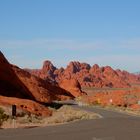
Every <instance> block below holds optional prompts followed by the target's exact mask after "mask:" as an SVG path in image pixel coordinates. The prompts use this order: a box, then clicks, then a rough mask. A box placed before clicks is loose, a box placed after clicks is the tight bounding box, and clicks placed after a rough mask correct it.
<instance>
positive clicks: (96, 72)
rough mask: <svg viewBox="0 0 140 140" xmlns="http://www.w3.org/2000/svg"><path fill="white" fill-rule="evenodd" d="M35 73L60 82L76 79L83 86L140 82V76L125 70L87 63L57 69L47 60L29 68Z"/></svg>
mask: <svg viewBox="0 0 140 140" xmlns="http://www.w3.org/2000/svg"><path fill="white" fill-rule="evenodd" d="M29 71H30V72H31V73H33V74H34V75H36V76H38V77H40V78H43V79H49V80H50V81H51V82H52V83H58V84H59V82H60V81H62V80H63V79H76V80H78V81H79V83H80V85H81V86H82V87H115V88H127V87H130V84H132V83H140V78H139V77H138V76H136V75H134V74H130V73H128V72H125V71H120V70H117V71H115V70H113V69H112V68H111V67H109V66H106V67H99V66H98V65H97V64H95V65H94V66H93V67H91V66H90V65H89V64H87V63H80V62H75V61H74V62H70V63H69V65H68V66H67V67H66V68H65V69H64V68H61V69H57V68H56V67H54V66H53V64H52V63H51V62H50V61H46V63H45V64H44V65H43V68H42V69H40V70H29Z"/></svg>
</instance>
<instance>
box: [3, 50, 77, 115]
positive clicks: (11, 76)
mask: <svg viewBox="0 0 140 140" xmlns="http://www.w3.org/2000/svg"><path fill="white" fill-rule="evenodd" d="M72 98H74V96H73V95H72V94H71V93H70V92H68V91H66V90H64V89H62V88H60V87H59V86H57V85H52V84H51V83H49V82H48V81H44V80H43V79H41V78H39V77H36V76H34V75H32V74H30V73H29V72H27V71H25V70H22V69H20V68H18V67H17V66H14V65H11V64H9V62H8V61H7V60H6V58H5V57H4V55H3V54H2V53H1V52H0V104H9V105H10V104H16V105H17V106H18V107H20V108H23V109H24V110H26V111H29V112H31V113H35V114H41V115H45V114H46V115H50V114H51V111H49V109H47V107H45V106H43V105H41V104H40V103H50V102H52V101H54V100H66V99H72ZM42 110H44V111H42ZM41 112H42V113H41Z"/></svg>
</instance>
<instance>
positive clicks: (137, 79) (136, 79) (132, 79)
mask: <svg viewBox="0 0 140 140" xmlns="http://www.w3.org/2000/svg"><path fill="white" fill-rule="evenodd" d="M116 72H117V73H118V75H119V76H120V77H121V79H123V80H124V81H126V82H128V83H130V84H140V76H139V75H135V74H132V73H129V72H127V71H121V70H116Z"/></svg>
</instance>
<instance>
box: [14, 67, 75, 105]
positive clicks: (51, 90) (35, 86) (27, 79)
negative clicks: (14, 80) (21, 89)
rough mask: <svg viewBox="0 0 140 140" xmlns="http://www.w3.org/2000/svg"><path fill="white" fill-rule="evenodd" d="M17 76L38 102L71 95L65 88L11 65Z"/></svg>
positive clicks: (66, 97) (62, 98)
mask: <svg viewBox="0 0 140 140" xmlns="http://www.w3.org/2000/svg"><path fill="white" fill-rule="evenodd" d="M12 68H13V70H14V71H15V73H16V75H17V76H18V78H19V79H20V80H21V81H22V82H23V83H24V84H25V85H26V87H27V88H28V90H29V91H30V93H31V94H32V96H33V97H34V98H35V100H36V101H39V102H43V103H44V102H45V103H46V102H51V101H53V100H64V99H71V98H73V96H72V95H71V94H70V93H69V92H67V91H66V90H64V89H62V88H60V87H58V86H56V85H52V84H51V83H49V82H47V81H44V80H42V79H40V78H38V77H36V76H34V75H32V74H30V73H29V72H27V71H24V70H22V69H20V68H18V67H15V66H13V67H12Z"/></svg>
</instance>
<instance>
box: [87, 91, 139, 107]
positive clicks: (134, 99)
mask: <svg viewBox="0 0 140 140" xmlns="http://www.w3.org/2000/svg"><path fill="white" fill-rule="evenodd" d="M86 98H88V99H87V101H88V103H92V104H100V105H103V106H106V105H114V106H119V107H120V106H123V107H130V106H131V105H133V104H137V103H138V100H139V99H140V98H139V95H138V94H137V93H134V92H133V91H129V90H128V91H125V90H117V91H104V92H100V93H99V92H98V93H96V94H94V95H91V96H89V97H88V96H87V97H86Z"/></svg>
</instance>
